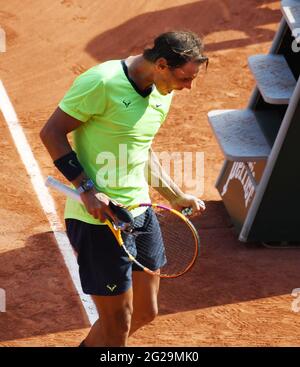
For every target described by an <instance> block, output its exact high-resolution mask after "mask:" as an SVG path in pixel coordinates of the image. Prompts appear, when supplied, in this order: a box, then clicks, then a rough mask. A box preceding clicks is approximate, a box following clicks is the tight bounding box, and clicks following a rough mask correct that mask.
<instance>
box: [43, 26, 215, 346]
mask: <svg viewBox="0 0 300 367" xmlns="http://www.w3.org/2000/svg"><path fill="white" fill-rule="evenodd" d="M202 51H203V45H202V42H201V40H200V39H199V38H198V36H197V35H196V34H194V33H192V32H183V31H174V32H167V33H163V34H161V35H160V36H158V37H157V38H156V39H155V40H154V46H153V47H152V48H150V49H145V50H144V52H143V54H141V55H137V56H130V57H128V58H127V59H125V60H112V61H107V62H104V63H102V64H99V65H96V66H94V67H92V68H91V69H89V70H87V71H86V72H85V73H83V74H82V75H80V76H79V77H78V78H77V79H76V80H75V81H74V83H73V85H72V86H71V88H70V89H69V91H68V92H67V93H66V95H65V96H64V98H63V99H62V101H61V102H60V103H59V107H58V108H57V109H56V111H55V112H54V113H53V115H52V116H51V117H50V119H49V120H48V122H47V123H46V125H45V126H44V128H43V129H42V131H41V134H40V135H41V139H42V141H43V143H44V144H45V146H46V148H47V149H48V151H49V153H50V155H51V157H52V159H53V161H54V163H55V165H56V167H57V168H58V169H59V170H60V171H61V173H62V174H63V175H64V176H65V177H66V178H67V179H68V180H69V181H70V182H71V183H72V184H73V185H74V186H75V187H76V188H77V189H78V191H79V192H80V193H81V199H82V202H83V204H80V203H78V202H76V201H74V200H72V199H67V203H66V207H65V219H66V228H67V234H68V236H69V239H70V242H71V244H72V246H73V247H74V249H75V250H76V252H77V254H78V264H79V272H80V279H81V284H82V288H83V291H84V292H85V293H87V294H90V295H91V296H92V298H93V300H94V302H95V304H96V307H97V309H98V311H99V314H101V321H100V319H99V320H97V321H96V322H95V324H94V325H93V326H92V328H91V330H90V333H89V334H88V336H87V337H86V339H85V340H84V342H82V346H126V344H127V339H128V336H129V335H131V334H132V333H133V332H134V331H136V330H137V329H139V328H140V327H141V326H143V325H145V324H147V323H148V322H150V321H152V320H153V319H154V317H155V316H156V314H157V312H158V306H157V295H158V290H159V277H153V276H150V275H148V274H146V273H144V272H142V271H138V269H136V268H134V267H133V266H132V264H131V262H130V261H127V260H124V258H123V257H122V256H120V253H118V252H117V250H116V248H118V247H117V246H115V245H114V244H113V242H114V238H113V236H112V234H111V232H110V230H109V229H108V228H107V226H106V225H103V223H102V222H103V221H104V220H105V218H106V217H107V216H110V217H111V218H112V219H114V213H113V212H112V211H111V209H110V208H109V206H108V203H109V200H110V199H112V200H115V201H117V202H119V203H120V204H122V205H125V206H127V205H132V204H135V203H140V202H149V201H150V198H149V186H148V183H147V181H146V179H145V174H144V172H145V167H146V166H147V165H148V166H149V167H150V171H151V176H155V177H157V178H158V179H159V182H161V183H162V182H163V185H160V186H159V187H155V189H156V190H157V191H158V192H160V193H161V194H162V195H163V196H164V197H165V198H166V199H168V200H169V202H170V204H171V205H172V206H173V207H174V208H175V209H179V210H180V209H183V208H186V207H192V208H193V210H194V211H203V210H204V209H205V205H204V203H203V202H202V201H201V200H200V199H198V198H196V197H194V196H192V195H188V194H185V193H183V192H182V191H181V190H180V188H179V187H178V186H177V185H176V184H175V183H174V182H173V181H172V180H171V179H170V177H168V176H167V175H166V174H165V172H164V171H163V170H162V168H161V166H160V164H159V162H158V160H157V159H156V158H155V155H153V154H151V162H149V161H148V160H149V152H151V143H152V141H153V138H154V136H155V134H156V132H157V131H158V129H159V128H160V126H161V124H162V123H163V121H164V120H165V118H166V116H167V113H168V110H169V107H170V104H171V100H172V95H173V91H174V90H182V89H183V88H188V89H190V88H191V86H192V82H193V80H194V79H195V78H196V76H197V74H198V72H199V68H200V65H201V64H203V63H207V61H208V59H207V57H205V56H203V55H202ZM70 132H72V135H73V136H72V137H73V147H71V145H70V143H69V141H68V138H67V135H68V134H69V133H70ZM105 160H107V161H108V162H111V163H112V164H111V165H109V164H108V165H107V166H106V167H105V170H103V163H104V161H105ZM149 163H151V164H149ZM101 165H102V167H101ZM99 192H100V193H102V195H100V196H99ZM152 215H153V214H151V213H150V212H148V211H147V210H146V211H145V210H144V209H141V210H138V211H136V212H135V213H134V216H135V218H136V220H139V221H144V222H145V221H147V222H153V218H152ZM158 230H159V229H158ZM160 245H161V243H159V241H158V240H157V238H156V237H155V235H154V236H152V239H150V240H149V257H151V251H155V248H156V247H157V246H160ZM145 265H146V266H147V264H145ZM160 265H161V264H160V263H159V262H157V263H156V264H155V265H154V268H155V269H153V270H156V269H159V267H160ZM152 266H153V264H152Z"/></svg>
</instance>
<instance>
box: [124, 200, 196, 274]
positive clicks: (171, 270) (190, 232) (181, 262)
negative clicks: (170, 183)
mask: <svg viewBox="0 0 300 367" xmlns="http://www.w3.org/2000/svg"><path fill="white" fill-rule="evenodd" d="M138 207H144V208H146V209H148V208H151V210H152V211H153V212H154V214H155V218H156V219H157V222H158V224H159V227H158V229H157V226H154V227H153V228H154V231H156V232H157V231H159V232H160V233H155V235H156V237H155V238H157V239H158V241H160V240H159V238H160V239H161V240H162V243H163V247H162V246H158V247H157V248H156V249H155V254H153V256H157V257H159V258H161V257H162V256H164V257H165V261H164V263H163V264H162V266H160V268H159V269H151V268H150V267H149V266H146V265H145V264H147V263H148V258H147V257H148V256H149V253H148V250H147V246H148V245H149V243H147V241H148V240H149V237H148V238H147V231H148V232H149V234H150V233H151V227H150V228H147V231H146V233H143V232H142V234H137V235H136V247H137V253H138V255H137V257H135V259H134V261H135V263H138V265H139V266H140V267H141V268H143V270H144V271H146V272H147V273H149V274H151V275H157V276H159V277H161V278H177V277H179V276H182V275H183V274H185V273H186V272H188V271H189V270H190V269H191V268H192V266H193V265H194V264H195V261H196V259H197V257H198V255H199V249H200V238H199V234H198V232H197V230H196V228H195V227H194V225H193V224H192V222H191V221H190V220H189V219H188V218H187V217H186V216H185V215H183V214H182V213H180V212H179V211H177V210H175V209H172V208H169V207H167V206H165V205H160V204H153V203H142V204H136V205H132V206H130V207H128V208H127V209H128V210H129V211H131V210H133V209H136V208H138ZM135 229H136V228H134V229H133V234H134V233H135ZM139 229H140V228H139ZM124 246H125V247H126V241H125V243H124ZM128 251H129V252H130V249H128ZM160 251H163V252H161V253H160Z"/></svg>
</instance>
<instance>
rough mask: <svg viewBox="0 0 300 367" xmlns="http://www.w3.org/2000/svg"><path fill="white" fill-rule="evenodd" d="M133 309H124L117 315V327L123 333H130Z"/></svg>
mask: <svg viewBox="0 0 300 367" xmlns="http://www.w3.org/2000/svg"><path fill="white" fill-rule="evenodd" d="M131 317H132V308H131V307H129V306H128V307H127V306H125V307H123V308H122V309H121V310H119V311H118V312H116V314H115V323H116V327H117V328H118V329H119V331H120V332H121V333H128V332H129V330H130V326H131Z"/></svg>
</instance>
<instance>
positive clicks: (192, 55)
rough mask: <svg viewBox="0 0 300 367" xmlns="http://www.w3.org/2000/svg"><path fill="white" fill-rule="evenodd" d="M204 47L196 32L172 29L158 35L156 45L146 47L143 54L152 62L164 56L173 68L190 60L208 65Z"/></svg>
mask: <svg viewBox="0 0 300 367" xmlns="http://www.w3.org/2000/svg"><path fill="white" fill-rule="evenodd" d="M203 48H204V46H203V43H202V41H201V39H200V38H199V37H198V35H197V34H196V33H193V32H190V31H171V32H166V33H162V34H160V35H159V36H158V37H156V38H155V40H154V46H153V47H152V48H147V49H145V50H144V52H143V56H144V58H145V59H146V60H148V61H150V62H155V61H156V60H157V59H159V58H160V57H163V58H165V59H166V61H167V64H168V66H169V67H171V68H177V67H180V66H182V65H184V64H185V63H187V62H189V61H193V62H196V63H199V64H202V63H206V65H207V63H208V57H206V56H204V55H202V52H203Z"/></svg>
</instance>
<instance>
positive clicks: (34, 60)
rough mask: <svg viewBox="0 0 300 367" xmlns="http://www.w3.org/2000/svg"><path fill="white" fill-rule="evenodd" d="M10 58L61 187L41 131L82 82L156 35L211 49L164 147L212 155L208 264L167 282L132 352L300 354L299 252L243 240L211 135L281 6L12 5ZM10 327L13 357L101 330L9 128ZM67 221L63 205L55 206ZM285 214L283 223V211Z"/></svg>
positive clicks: (204, 254)
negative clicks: (291, 349) (178, 36)
mask: <svg viewBox="0 0 300 367" xmlns="http://www.w3.org/2000/svg"><path fill="white" fill-rule="evenodd" d="M0 4H1V6H0V26H1V27H2V28H3V29H4V30H5V31H6V35H7V52H6V53H2V54H0V79H1V80H2V82H3V84H4V86H5V88H6V91H7V93H8V95H9V97H10V99H11V102H12V103H13V106H14V108H15V111H16V113H17V115H18V117H19V120H20V123H21V125H22V127H23V129H24V132H25V134H26V137H27V139H28V141H29V143H30V146H31V149H32V151H33V154H34V157H35V158H36V160H37V162H38V163H39V165H40V168H41V170H42V174H43V176H44V177H46V176H47V175H50V174H51V175H53V176H55V177H57V178H61V176H59V175H58V174H57V172H56V171H55V169H54V168H53V164H52V161H51V159H50V157H49V156H48V154H47V152H46V151H45V149H44V147H43V146H42V144H41V142H40V140H39V136H38V135H39V131H40V129H41V127H42V126H43V124H44V123H45V121H46V120H47V119H48V117H49V116H50V114H51V113H52V112H53V111H54V109H55V108H56V106H57V104H58V102H59V101H60V99H61V98H62V96H63V95H64V93H65V92H66V90H67V89H68V87H69V86H70V84H71V83H72V81H73V79H74V78H75V77H76V76H77V75H78V74H80V73H81V72H83V71H84V70H86V69H87V68H89V67H91V66H93V65H94V64H96V63H99V62H101V61H104V60H108V59H112V58H124V57H126V56H128V55H134V54H137V53H139V52H140V51H142V49H143V48H144V46H146V45H148V44H150V42H151V39H152V38H153V37H154V36H155V35H157V34H158V33H160V32H162V31H166V30H170V29H176V28H187V29H190V30H193V31H195V32H197V33H199V34H201V35H202V36H203V39H204V41H205V44H206V53H207V54H208V56H210V64H209V68H208V71H207V73H206V74H204V73H203V74H201V75H200V76H199V78H198V80H197V83H196V86H195V87H194V89H192V90H191V91H187V92H181V93H179V92H178V93H177V94H176V96H175V98H174V101H173V105H172V108H171V111H170V114H169V117H168V120H167V121H166V123H165V124H164V125H163V127H162V129H161V130H160V132H159V134H158V136H157V137H156V139H155V143H154V149H155V150H158V151H163V150H165V151H169V152H171V151H177V152H183V151H191V152H197V151H199V152H204V154H205V187H204V194H203V196H202V198H203V199H204V200H205V201H206V204H207V210H206V212H205V214H204V215H203V216H202V217H199V218H197V219H196V226H197V228H198V230H199V233H200V236H201V241H202V247H201V256H200V258H199V260H198V262H197V264H196V266H195V267H194V268H193V270H192V271H191V272H190V273H188V274H187V275H186V276H184V277H182V278H179V279H177V280H168V281H162V284H161V291H160V314H159V316H158V317H157V319H156V320H155V321H154V322H153V323H152V324H150V325H149V326H147V327H144V328H143V329H141V330H139V331H138V332H136V334H134V335H133V336H132V337H131V338H130V343H129V344H130V345H131V346H287V345H292V346H299V345H300V341H299V340H300V339H299V333H300V331H299V330H300V313H297V312H293V311H292V309H291V304H292V301H293V300H294V298H293V297H292V295H291V292H292V290H293V289H294V288H298V287H300V271H299V269H300V260H299V250H297V249H285V250H276V249H266V248H263V247H261V246H260V245H259V244H255V243H252V244H243V243H241V242H239V241H238V240H237V234H236V233H235V231H234V228H233V227H232V225H231V223H230V220H229V217H228V215H227V213H226V211H225V209H224V206H223V204H222V201H221V200H220V197H219V194H218V192H217V191H216V189H215V188H214V183H215V180H216V178H217V176H218V174H219V170H220V168H221V166H222V162H223V155H222V153H221V151H220V149H219V147H218V145H217V142H216V140H215V138H214V136H213V133H212V131H211V129H210V126H209V124H208V122H207V112H208V111H210V110H212V109H222V108H229V109H230V108H232V109H235V108H244V107H245V106H246V105H247V101H248V99H249V97H250V95H251V92H252V89H253V86H254V80H253V77H252V75H251V73H250V71H249V69H248V66H247V58H248V56H250V55H254V54H259V53H267V52H268V50H269V48H270V45H271V42H272V39H273V37H274V34H275V31H276V29H277V27H278V23H279V21H280V19H281V12H280V4H279V1H269V0H261V1H259V0H245V1H237V0H203V1H188V0H163V1H162V0H151V1H146V0H137V1H135V2H133V1H125V0H121V1H114V0H109V1H108V0H102V1H97V0H62V1H60V0H55V1H50V0H27V1H24V2H23V1H19V0H9V1H4V0H2V1H0ZM0 129H1V130H0V131H1V139H0V149H1V158H2V160H1V161H2V164H1V180H0V190H1V196H0V203H1V205H0V217H1V220H0V288H3V289H5V291H6V297H7V305H6V307H7V310H6V312H5V313H4V312H3V313H0V345H2V346H76V345H78V343H79V342H80V341H81V340H82V339H83V338H84V337H85V335H86V334H87V332H88V329H89V323H88V319H87V317H86V315H85V312H84V309H83V307H82V304H81V301H80V298H79V297H78V295H77V292H76V290H75V288H74V286H73V283H72V281H71V278H70V276H69V273H68V271H67V269H66V266H65V265H64V262H63V258H62V255H61V254H60V252H59V250H58V247H57V244H56V241H55V239H54V236H53V234H52V232H51V229H50V226H49V223H48V220H47V218H46V216H45V214H44V212H43V210H42V208H41V205H40V203H39V201H38V199H37V196H36V194H35V193H34V191H33V188H32V185H31V181H30V178H29V176H28V174H27V172H26V170H25V168H24V165H23V163H22V161H21V159H20V155H19V154H18V152H17V150H16V147H15V145H14V143H13V140H12V138H11V135H10V132H9V130H8V128H7V125H6V122H5V120H4V118H3V116H2V114H0ZM53 196H54V199H55V203H56V206H57V210H58V213H59V216H60V217H61V220H62V219H63V218H62V213H63V197H62V196H61V195H57V194H55V193H53ZM278 210H279V209H278Z"/></svg>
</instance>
